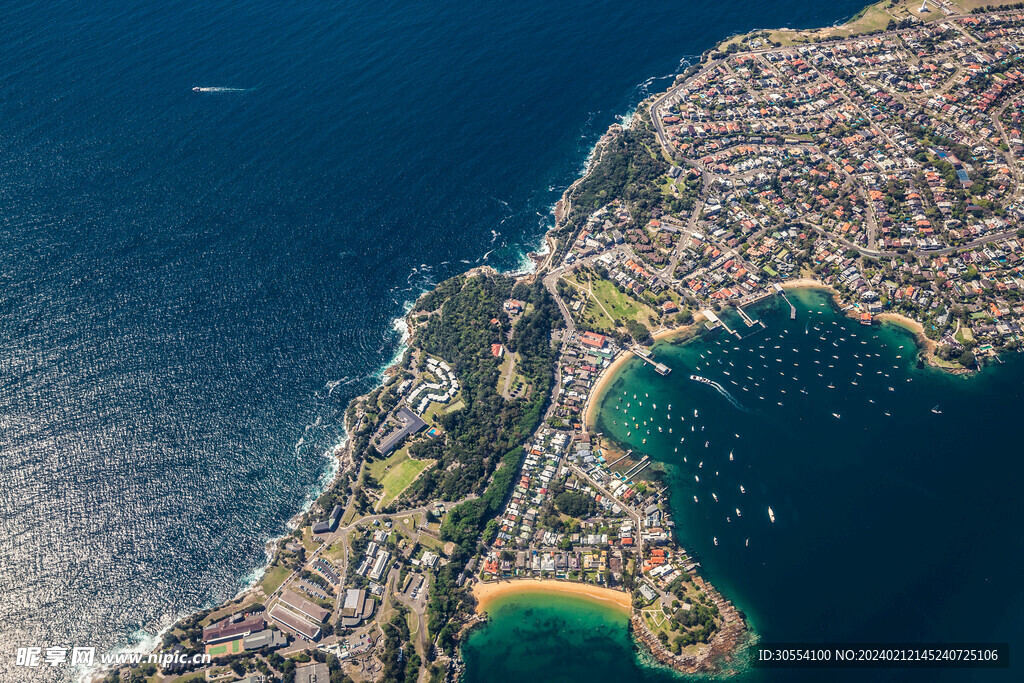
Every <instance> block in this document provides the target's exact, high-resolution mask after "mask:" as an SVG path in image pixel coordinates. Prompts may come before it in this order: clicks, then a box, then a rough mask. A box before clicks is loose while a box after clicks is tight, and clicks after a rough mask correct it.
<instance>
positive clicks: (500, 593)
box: [473, 579, 633, 616]
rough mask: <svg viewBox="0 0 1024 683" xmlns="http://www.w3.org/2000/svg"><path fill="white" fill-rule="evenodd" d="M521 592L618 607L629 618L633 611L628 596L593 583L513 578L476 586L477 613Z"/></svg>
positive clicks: (474, 591)
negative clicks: (501, 599)
mask: <svg viewBox="0 0 1024 683" xmlns="http://www.w3.org/2000/svg"><path fill="white" fill-rule="evenodd" d="M517 593H565V594H570V595H576V596H579V597H583V598H588V599H591V600H597V601H599V602H603V603H606V604H608V605H611V606H614V607H617V608H618V609H621V610H622V611H623V613H625V614H626V615H627V616H628V615H629V614H630V613H631V612H632V611H633V604H632V601H631V600H630V597H629V594H628V593H624V592H622V591H617V590H612V589H611V588H602V587H600V586H595V585H593V584H589V583H578V582H575V581H555V580H553V579H510V580H507V581H488V582H481V583H477V584H475V585H474V586H473V596H474V597H476V611H477V613H478V614H479V613H481V612H484V611H486V610H487V606H488V605H490V604H491V603H492V602H494V601H495V600H497V599H498V598H501V597H504V596H507V595H513V594H517Z"/></svg>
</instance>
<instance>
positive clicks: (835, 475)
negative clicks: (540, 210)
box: [471, 290, 1024, 681]
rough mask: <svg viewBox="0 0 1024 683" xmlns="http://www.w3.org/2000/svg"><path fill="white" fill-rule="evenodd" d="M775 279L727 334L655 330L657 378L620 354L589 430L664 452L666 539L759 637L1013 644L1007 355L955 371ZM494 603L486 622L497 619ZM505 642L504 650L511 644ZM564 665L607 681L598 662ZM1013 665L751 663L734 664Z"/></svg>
mask: <svg viewBox="0 0 1024 683" xmlns="http://www.w3.org/2000/svg"><path fill="white" fill-rule="evenodd" d="M789 296H790V299H791V300H792V301H793V302H794V303H795V304H796V306H797V309H798V312H797V318H796V320H790V319H789V307H788V306H786V305H785V304H783V303H782V302H781V300H775V301H769V302H766V303H764V304H762V305H761V306H759V307H758V308H755V309H753V310H752V311H751V312H752V313H753V314H754V317H755V318H760V319H761V320H763V321H764V323H765V325H766V329H764V330H761V329H760V328H754V329H748V328H746V327H745V326H743V324H742V323H741V322H740V321H739V320H738V319H735V320H733V319H731V318H727V319H728V320H729V322H730V325H731V326H733V327H734V328H735V327H736V326H738V329H740V330H741V333H742V334H743V335H744V339H742V340H738V339H736V338H735V337H729V336H727V335H726V334H725V333H724V332H722V331H714V332H710V333H707V334H705V335H703V336H702V337H700V338H698V339H696V340H694V341H692V342H690V343H687V344H683V345H672V344H670V343H661V344H659V345H658V346H657V347H656V348H655V356H656V358H657V359H658V360H659V361H660V362H663V363H665V364H667V365H669V366H670V367H671V368H672V369H673V372H672V374H671V375H670V376H668V377H661V376H659V375H657V374H656V373H654V371H653V370H652V369H651V368H650V366H647V365H645V364H642V363H640V362H634V363H631V364H629V365H627V366H626V367H625V368H624V369H623V370H622V372H621V373H620V375H619V376H618V378H617V379H616V380H615V381H614V382H613V383H612V384H611V385H610V387H609V389H608V390H607V392H606V394H605V396H604V397H603V398H602V400H601V404H600V411H599V412H600V418H599V424H598V429H599V431H603V432H604V433H606V434H609V435H612V436H613V437H614V438H616V439H617V440H619V441H621V442H622V443H624V444H626V445H628V446H629V447H631V448H633V449H634V450H637V451H640V452H643V453H648V454H650V455H651V456H652V458H654V459H655V460H657V461H659V462H661V463H663V464H664V466H665V467H666V469H667V481H668V483H669V485H670V487H671V493H672V503H673V509H674V510H675V513H676V522H677V525H678V526H677V531H678V536H679V539H680V542H681V544H682V545H683V546H684V547H686V548H687V549H688V550H690V551H692V552H693V553H694V554H695V555H696V557H697V559H698V560H699V561H700V562H701V565H702V567H703V571H704V573H705V575H706V576H707V577H708V578H709V579H711V580H712V582H713V583H715V584H716V586H717V587H718V588H719V589H720V590H721V591H722V592H723V593H724V594H725V595H726V596H727V597H729V598H731V599H732V600H734V602H736V603H737V605H738V606H739V607H740V608H741V609H743V610H744V611H745V612H746V613H747V615H748V616H749V618H750V620H751V622H752V624H753V626H754V628H755V629H756V631H757V633H758V635H759V636H760V638H761V640H762V642H773V641H774V642H781V641H830V642H850V641H855V642H869V641H882V642H897V641H910V642H928V641H932V642H958V641H959V642H964V641H966V642H978V641H994V642H1009V643H1010V647H1011V652H1012V651H1013V650H1014V648H1015V647H1017V646H1020V645H1022V644H1024V637H1022V636H1024V634H1022V627H1021V622H1020V620H1019V618H1018V615H1019V614H1020V609H1021V607H1022V605H1024V593H1022V589H1021V586H1020V584H1019V582H1018V570H1017V568H1018V567H1019V566H1020V565H1021V562H1022V561H1024V544H1022V539H1021V536H1020V534H1019V532H1018V529H1019V527H1020V524H1021V522H1022V521H1024V519H1022V518H1024V513H1022V509H1021V505H1020V503H1019V499H1018V497H1017V488H1018V482H1019V480H1020V475H1021V464H1020V460H1019V454H1020V448H1019V446H1018V445H1017V444H1018V440H1019V429H1018V428H1017V425H1018V421H1019V405H1020V401H1021V398H1022V387H1024V362H1022V360H1024V359H1022V358H1021V357H1019V356H1013V357H1009V358H1006V359H1005V361H1006V362H1005V363H1004V364H1002V365H998V366H993V367H991V368H988V369H986V370H985V371H983V372H981V373H980V374H978V375H977V376H974V377H970V378H962V377H953V376H951V375H948V374H945V373H941V372H939V371H936V370H933V369H930V368H926V367H919V366H918V365H919V364H918V361H917V350H916V345H915V343H914V340H913V337H912V336H911V335H910V334H909V333H908V332H906V331H905V330H903V329H901V328H898V327H895V326H891V325H886V326H881V327H880V326H877V325H876V326H874V327H865V326H862V325H860V324H859V323H857V322H855V321H853V320H850V319H848V318H846V317H845V316H843V315H842V314H841V313H839V312H838V311H836V310H835V309H834V308H833V306H832V304H831V302H830V300H829V298H828V297H827V295H825V294H824V293H823V292H820V291H813V290H800V291H797V292H794V293H792V294H790V295H789ZM733 317H734V316H733ZM762 347H763V348H762ZM702 356H703V357H702ZM762 356H763V357H762ZM748 366H749V367H748ZM830 366H831V367H830ZM858 373H859V374H858ZM691 374H697V375H700V376H703V377H706V378H707V379H709V380H712V381H714V382H716V383H717V384H718V385H720V386H721V388H722V390H723V391H724V392H727V393H728V396H726V395H724V394H723V393H721V392H719V391H718V390H716V389H715V388H713V387H710V386H707V385H704V384H700V383H698V382H695V381H692V380H690V379H689V376H690V375H691ZM830 386H831V387H834V388H830ZM890 387H891V388H892V389H891V390H890ZM804 392H806V393H804ZM634 395H636V398H633V396H634ZM761 397H763V398H761ZM619 399H622V400H621V401H620V400H619ZM640 402H643V406H642V407H641V406H640V405H639V404H640ZM627 403H628V404H630V406H629V408H626V404H627ZM780 404H781V405H780ZM670 405H671V410H670V409H669V406H670ZM655 406H657V407H655ZM933 409H936V410H938V411H940V412H939V413H934V412H932V410H933ZM695 411H696V413H697V414H696V416H695V414H694V413H695ZM624 412H625V413H628V421H627V419H626V417H625V416H624ZM886 413H888V415H886ZM834 414H835V415H838V416H839V417H838V418H837V417H835V415H834ZM670 416H671V417H670ZM645 420H646V421H647V423H648V424H647V425H644V424H643V422H644V421H645ZM636 425H639V427H637V426H636ZM659 427H660V428H661V430H660V431H659ZM669 429H671V430H672V431H671V433H669ZM648 430H649V431H650V433H649V434H648V433H647V432H648ZM643 439H646V440H647V442H646V444H645V443H643ZM677 449H678V450H677ZM730 453H731V454H732V456H733V459H732V460H730V457H729V456H730ZM684 458H685V460H684ZM697 479H699V481H697ZM740 486H743V488H744V490H745V491H746V493H741V491H740ZM712 494H715V495H716V496H717V497H718V502H715V501H714V498H713V497H712ZM694 496H696V497H697V499H698V502H697V503H694V501H693V499H694ZM769 506H771V507H772V509H773V511H774V512H775V514H776V523H774V524H772V523H771V522H770V520H769V518H768V514H767V509H768V507H769ZM737 508H739V510H740V514H739V516H737V513H736V509H737ZM715 538H717V539H718V545H715V543H714V539H715ZM748 539H749V544H748ZM513 618H518V617H517V616H515V615H513ZM502 619H503V617H502V615H501V614H498V615H496V616H495V619H494V626H492V628H498V629H500V628H505V626H504V625H503V624H502ZM624 635H625V633H624V631H623V634H622V636H609V639H610V640H609V642H611V641H613V640H615V638H620V639H621V637H623V636H624ZM481 637H482V636H481ZM559 637H561V638H570V636H569V635H567V634H564V633H562V634H560V636H559ZM619 642H621V641H619ZM531 646H532V645H531ZM509 647H510V648H512V653H511V654H510V655H509V656H512V655H516V656H518V654H519V652H520V651H519V650H517V649H516V648H517V647H518V646H517V645H515V644H514V643H513V644H511V645H509ZM570 655H571V656H575V652H572V653H570V654H569V655H567V656H570ZM1011 656H1012V655H1011ZM471 668H472V667H471ZM580 673H581V675H587V676H593V677H594V678H595V679H596V680H614V679H612V678H606V677H604V673H603V670H602V669H601V668H599V667H589V666H586V665H584V666H583V667H582V668H581V669H580ZM631 675H632V676H633V677H632V678H626V679H624V680H657V678H658V677H659V676H661V675H663V674H662V673H657V672H654V671H653V670H651V669H649V668H646V667H640V668H638V669H637V670H636V671H635V672H634V673H633V674H631ZM1011 675H1012V671H970V670H959V671H953V672H942V671H938V670H928V671H923V672H922V671H897V670H880V671H875V672H867V673H865V672H859V673H858V672H844V671H837V670H826V671H820V670H819V671H809V672H794V671H792V670H772V671H763V670H762V671H748V672H747V673H746V674H744V675H742V676H741V677H740V678H741V679H743V680H748V679H749V680H811V681H814V680H863V679H864V678H865V677H868V676H869V677H871V678H872V679H874V680H928V681H930V680H950V681H962V680H1011V678H1010V676H1011Z"/></svg>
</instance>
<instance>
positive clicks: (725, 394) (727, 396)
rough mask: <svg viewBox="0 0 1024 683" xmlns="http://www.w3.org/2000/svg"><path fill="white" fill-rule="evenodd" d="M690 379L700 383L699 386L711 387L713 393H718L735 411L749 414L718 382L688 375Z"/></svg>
mask: <svg viewBox="0 0 1024 683" xmlns="http://www.w3.org/2000/svg"><path fill="white" fill-rule="evenodd" d="M690 379H692V380H693V381H694V382H700V383H701V384H706V385H708V386H709V387H712V388H713V389H714V390H715V391H717V392H718V393H720V394H721V395H722V396H723V397H724V398H725V400H727V401H728V402H729V403H731V404H732V405H733V407H734V408H736V410H742V411H743V412H745V413H746V412H749V411H748V410H747V409H746V408H744V407H743V405H742V404H741V403H740V402H739V401H737V400H736V398H735V397H734V396H733V395H732V394H730V393H729V392H728V391H726V389H725V387H723V386H722V385H721V384H719V383H718V382H713V381H711V380H710V379H708V378H707V377H701V376H700V375H690Z"/></svg>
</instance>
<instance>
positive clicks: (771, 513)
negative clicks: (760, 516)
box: [768, 505, 775, 524]
mask: <svg viewBox="0 0 1024 683" xmlns="http://www.w3.org/2000/svg"><path fill="white" fill-rule="evenodd" d="M768 519H770V520H772V524H775V512H774V511H772V506H771V505H769V506H768Z"/></svg>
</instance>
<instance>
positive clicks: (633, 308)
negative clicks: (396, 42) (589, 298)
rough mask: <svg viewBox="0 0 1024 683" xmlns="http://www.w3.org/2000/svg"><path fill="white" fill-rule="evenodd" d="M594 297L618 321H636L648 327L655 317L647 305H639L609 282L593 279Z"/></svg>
mask: <svg viewBox="0 0 1024 683" xmlns="http://www.w3.org/2000/svg"><path fill="white" fill-rule="evenodd" d="M593 288H594V297H595V298H596V299H597V300H598V301H600V302H601V304H602V305H603V306H604V309H605V310H607V311H608V313H610V314H611V315H612V317H614V318H617V319H618V320H621V321H624V320H627V319H633V320H638V321H640V322H642V323H644V324H645V325H650V322H651V318H653V317H655V315H656V314H655V313H654V310H653V309H652V308H651V307H650V306H648V305H647V304H643V303H640V302H639V301H637V300H636V299H634V298H632V297H631V296H629V295H628V294H625V293H623V292H620V291H619V289H618V287H616V286H615V285H614V284H612V282H611V280H605V279H603V278H599V279H595V280H594V283H593Z"/></svg>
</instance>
